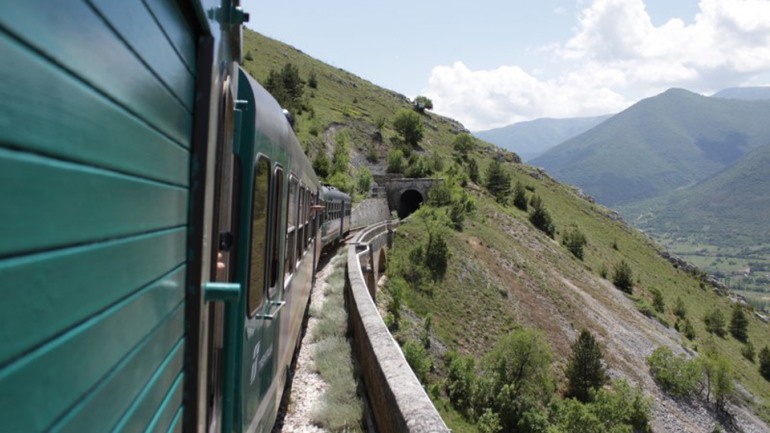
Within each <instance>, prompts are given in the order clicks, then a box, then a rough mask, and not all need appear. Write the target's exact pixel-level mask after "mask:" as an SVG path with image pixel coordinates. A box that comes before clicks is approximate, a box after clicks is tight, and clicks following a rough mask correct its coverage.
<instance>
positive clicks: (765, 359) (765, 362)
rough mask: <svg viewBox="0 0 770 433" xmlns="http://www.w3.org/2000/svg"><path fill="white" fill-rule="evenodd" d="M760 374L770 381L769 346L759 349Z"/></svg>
mask: <svg viewBox="0 0 770 433" xmlns="http://www.w3.org/2000/svg"><path fill="white" fill-rule="evenodd" d="M759 374H761V375H762V377H764V378H765V380H768V381H770V349H768V348H767V346H765V347H763V348H762V350H760V351H759Z"/></svg>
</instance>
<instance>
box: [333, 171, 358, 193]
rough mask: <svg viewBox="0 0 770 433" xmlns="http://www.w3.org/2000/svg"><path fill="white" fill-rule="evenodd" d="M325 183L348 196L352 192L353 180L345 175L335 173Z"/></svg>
mask: <svg viewBox="0 0 770 433" xmlns="http://www.w3.org/2000/svg"><path fill="white" fill-rule="evenodd" d="M327 182H329V185H332V186H333V187H335V188H337V189H338V190H340V191H344V192H346V193H349V194H350V193H352V192H353V188H354V184H353V178H351V177H350V176H349V175H348V174H347V173H343V172H336V173H334V174H333V175H332V176H331V177H329V178H328V179H327Z"/></svg>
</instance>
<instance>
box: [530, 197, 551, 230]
mask: <svg viewBox="0 0 770 433" xmlns="http://www.w3.org/2000/svg"><path fill="white" fill-rule="evenodd" d="M529 204H530V206H532V212H530V213H529V222H531V223H532V225H533V226H535V228H537V229H538V230H540V231H542V232H543V233H545V234H546V235H548V237H549V238H551V239H553V237H554V235H555V233H556V227H555V226H554V225H553V220H552V219H551V214H550V213H549V212H548V210H547V209H546V208H545V205H544V204H543V199H541V198H540V197H538V196H536V195H534V196H532V198H531V199H530V200H529Z"/></svg>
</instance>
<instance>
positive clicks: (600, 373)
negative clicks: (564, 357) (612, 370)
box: [566, 329, 607, 403]
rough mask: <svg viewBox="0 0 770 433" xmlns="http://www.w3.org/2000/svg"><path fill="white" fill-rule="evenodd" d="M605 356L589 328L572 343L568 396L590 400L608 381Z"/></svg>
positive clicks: (568, 370)
mask: <svg viewBox="0 0 770 433" xmlns="http://www.w3.org/2000/svg"><path fill="white" fill-rule="evenodd" d="M603 359H604V356H603V355H602V349H601V348H600V347H599V343H597V342H596V339H595V338H594V336H593V334H591V332H589V331H588V330H585V329H584V330H583V331H581V332H580V336H578V339H577V340H576V341H575V343H574V344H573V345H572V355H571V356H570V359H569V363H568V364H567V381H568V383H567V394H566V396H567V397H575V398H576V399H578V400H580V401H582V402H584V403H585V402H589V401H591V399H592V398H593V392H594V391H596V390H597V389H599V388H601V387H602V385H604V383H605V382H606V381H607V373H606V372H605V368H604V362H603Z"/></svg>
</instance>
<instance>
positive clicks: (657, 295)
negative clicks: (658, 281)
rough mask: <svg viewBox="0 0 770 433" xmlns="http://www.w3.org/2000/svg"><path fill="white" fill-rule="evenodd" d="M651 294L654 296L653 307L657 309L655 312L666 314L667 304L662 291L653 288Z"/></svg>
mask: <svg viewBox="0 0 770 433" xmlns="http://www.w3.org/2000/svg"><path fill="white" fill-rule="evenodd" d="M650 293H651V294H652V306H653V308H655V311H657V312H658V313H663V312H665V311H666V302H665V300H664V299H663V293H662V292H661V291H660V289H658V288H657V287H653V288H651V289H650Z"/></svg>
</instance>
